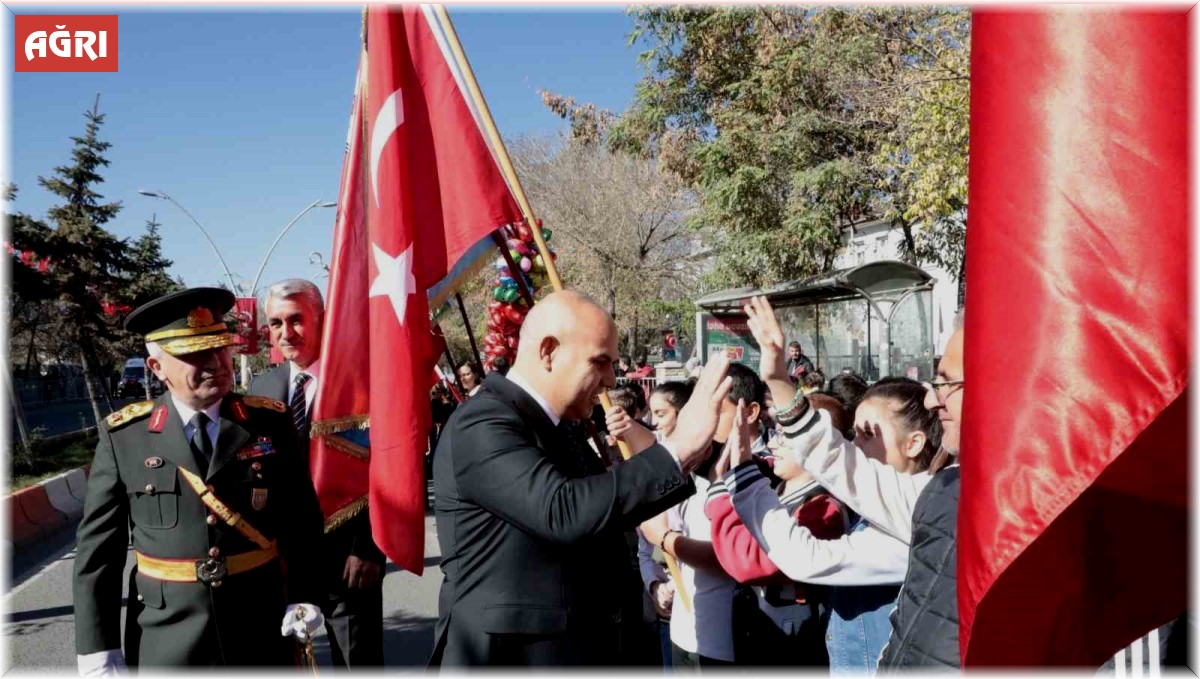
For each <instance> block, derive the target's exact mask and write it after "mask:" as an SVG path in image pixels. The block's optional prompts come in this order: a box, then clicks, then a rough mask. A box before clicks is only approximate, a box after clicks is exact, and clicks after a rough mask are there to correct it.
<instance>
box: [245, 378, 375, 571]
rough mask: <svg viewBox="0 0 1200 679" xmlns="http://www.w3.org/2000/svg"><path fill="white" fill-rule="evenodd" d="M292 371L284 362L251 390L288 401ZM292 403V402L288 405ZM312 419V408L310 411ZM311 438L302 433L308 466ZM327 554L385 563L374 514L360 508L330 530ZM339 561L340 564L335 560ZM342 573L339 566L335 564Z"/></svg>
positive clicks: (253, 383)
mask: <svg viewBox="0 0 1200 679" xmlns="http://www.w3.org/2000/svg"><path fill="white" fill-rule="evenodd" d="M290 373H291V363H290V362H287V361H285V362H283V363H280V364H279V365H277V366H275V367H274V368H271V369H270V370H268V371H267V372H265V373H263V374H261V375H259V376H258V377H255V378H254V379H253V380H251V381H250V393H251V394H253V395H255V396H265V397H267V398H273V399H276V400H279V401H283V402H284V403H288V375H289V374H290ZM288 407H289V408H290V407H291V406H290V404H289V406H288ZM289 416H290V412H289ZM309 421H310V422H311V421H312V412H311V411H310V412H309ZM309 443H310V439H309V436H308V432H307V431H306V432H304V433H303V434H301V435H300V449H301V450H302V451H303V452H304V462H305V469H310V467H309V465H308V453H309ZM322 546H323V548H324V550H325V551H326V556H327V557H328V559H329V560H331V561H334V562H341V563H345V561H346V557H347V556H350V555H353V556H357V557H358V558H360V559H365V560H367V561H374V562H375V563H379V564H382V563H383V562H384V561H385V560H386V558H385V557H384V555H383V552H381V551H379V547H377V546H376V545H375V540H374V538H372V537H371V517H370V516H369V513H368V512H367V511H366V510H363V511H361V512H359V513H358V514H357V515H355V516H354V518H352V519H350V520H349V521H347V522H346V523H344V524H342V525H341V526H340V527H338V529H337V530H335V531H333V532H331V533H329V534H328V535H327V536H326V540H325V542H324V544H323V545H322ZM335 565H337V564H335ZM333 570H336V571H337V572H338V574H339V577H340V573H341V569H340V568H335V569H333Z"/></svg>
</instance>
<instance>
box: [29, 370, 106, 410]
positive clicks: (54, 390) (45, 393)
mask: <svg viewBox="0 0 1200 679" xmlns="http://www.w3.org/2000/svg"><path fill="white" fill-rule="evenodd" d="M13 388H14V389H15V390H16V395H17V398H19V399H21V405H23V406H25V407H30V406H37V405H42V404H45V403H51V402H54V401H70V400H74V399H80V398H87V396H88V394H87V385H86V383H85V382H84V378H83V376H82V375H72V376H64V377H40V378H20V377H18V378H14V379H13Z"/></svg>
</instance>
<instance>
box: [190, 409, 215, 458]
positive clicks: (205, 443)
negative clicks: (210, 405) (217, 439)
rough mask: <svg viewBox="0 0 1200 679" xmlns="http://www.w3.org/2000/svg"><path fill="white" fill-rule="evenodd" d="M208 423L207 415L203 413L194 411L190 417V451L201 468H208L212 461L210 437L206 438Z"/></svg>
mask: <svg viewBox="0 0 1200 679" xmlns="http://www.w3.org/2000/svg"><path fill="white" fill-rule="evenodd" d="M208 423H209V419H208V415H205V414H204V413H196V415H195V416H194V417H192V453H193V455H195V457H196V463H197V464H199V466H200V469H201V470H206V469H208V464H209V462H211V461H212V454H213V446H212V439H210V438H208Z"/></svg>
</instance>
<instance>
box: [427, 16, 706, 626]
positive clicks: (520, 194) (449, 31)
mask: <svg viewBox="0 0 1200 679" xmlns="http://www.w3.org/2000/svg"><path fill="white" fill-rule="evenodd" d="M433 10H434V12H436V13H437V17H438V20H439V21H440V22H441V24H442V28H443V29H444V30H445V31H446V41H447V42H448V43H449V45H450V51H451V52H453V53H454V59H455V61H457V62H458V66H459V68H460V69H462V73H463V79H464V80H466V82H467V89H468V90H470V94H471V99H472V100H473V101H474V102H475V105H476V107H478V109H479V114H480V118H481V119H482V121H483V127H484V130H485V131H486V132H487V136H488V139H490V140H491V142H492V148H493V150H495V152H496V156H497V160H499V161H500V171H501V172H503V173H504V176H505V178H507V179H508V185H509V187H510V188H512V192H513V197H514V198H516V199H517V205H519V206H520V207H521V214H522V215H524V217H525V223H527V224H528V225H529V230H530V231H531V232H533V240H534V243H536V244H537V249H538V254H540V255H541V256H542V262H543V263H545V265H546V274H547V276H548V277H549V278H550V286H551V287H553V288H554V291H555V292H559V291H561V290H563V289H564V288H563V283H562V279H561V278H559V276H558V267H556V266H555V265H554V258H552V257H551V256H550V249H549V248H547V247H546V240H545V239H544V238H542V230H541V228H540V227H538V222H537V218H536V217H535V216H534V214H533V209H532V208H531V207H530V206H529V199H528V198H527V197H526V196H525V188H524V187H522V186H521V180H520V178H519V177H518V176H517V172H516V170H515V169H513V164H512V158H510V157H509V155H508V147H506V146H505V145H504V139H502V138H501V137H500V132H499V131H498V130H497V129H496V122H495V121H494V120H492V110H491V109H490V108H488V105H487V101H486V100H485V99H484V98H483V93H482V92H481V91H480V90H479V83H478V82H477V81H476V80H475V72H474V71H473V70H472V69H471V62H470V61H468V60H467V55H466V53H465V52H463V48H462V44H461V43H459V41H458V33H457V32H455V30H454V24H453V23H452V22H451V21H450V15H449V14H448V13H447V12H446V8H445V7H444V6H442V5H434V6H433ZM503 249H504V250H505V257H506V258H508V254H507V244H506V246H505V247H504V248H503ZM509 271H512V272H513V274H514V275H516V274H519V273H520V270H519V269H518V270H513V268H512V263H511V261H510V262H509ZM531 306H532V301H531ZM600 405H602V406H604V409H605V410H608V409H610V408H612V400H611V399H609V398H608V392H604V391H602V392H600ZM617 447H618V449H620V451H621V457H622V458H623V459H626V460H628V459H629V458H630V457H632V456H633V451H631V450H630V449H629V444H628V443H626V442H624V441H617ZM663 556H664V557H665V558H666V561H667V568H669V569H670V571H671V578H672V579H673V580H674V581H675V592H676V594H677V595H679V596H680V597H681V598H682V601H683V604H684V606H686V607H687V609H688V610H689V611H690V610H692V605H691V601H690V599H689V597H688V594H687V590H686V589H684V587H683V578H682V576H681V575H680V572H679V565H678V564H677V563H676V562H675V558H674V557H672V556H671V555H670V554H667V553H665V552H664V553H663Z"/></svg>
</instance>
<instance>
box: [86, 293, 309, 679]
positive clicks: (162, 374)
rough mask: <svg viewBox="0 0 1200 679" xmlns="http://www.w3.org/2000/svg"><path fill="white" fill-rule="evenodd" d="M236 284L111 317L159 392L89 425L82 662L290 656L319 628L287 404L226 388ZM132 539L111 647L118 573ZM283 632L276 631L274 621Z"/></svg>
mask: <svg viewBox="0 0 1200 679" xmlns="http://www.w3.org/2000/svg"><path fill="white" fill-rule="evenodd" d="M233 304H234V296H233V295H232V294H231V293H229V292H228V291H226V290H221V289H217V288H194V289H190V290H183V291H180V292H176V293H172V294H169V295H166V296H164V297H160V298H159V299H157V300H154V301H153V302H150V303H148V304H146V305H144V306H142V307H140V308H138V309H137V310H135V311H134V312H133V313H131V314H130V315H129V317H128V318H127V319H126V321H125V327H126V328H127V329H129V330H130V331H132V332H136V333H138V334H141V335H144V336H145V338H146V348H147V351H148V352H149V354H150V357H149V358H148V359H147V361H146V365H147V367H149V368H150V369H151V370H152V371H154V374H155V375H156V376H157V377H158V378H159V379H161V380H162V381H163V383H164V384H165V385H166V387H167V393H165V394H163V395H162V396H160V397H159V398H157V399H155V400H154V401H143V402H141V403H136V404H133V405H130V406H127V407H125V408H124V409H122V410H120V411H118V412H115V413H113V414H112V415H110V416H109V417H108V418H107V422H106V423H105V424H104V425H101V426H100V427H99V436H100V442H99V444H98V445H97V446H96V457H95V460H94V461H93V462H92V468H91V476H90V478H89V479H88V488H87V501H86V504H85V506H84V513H83V519H82V521H81V522H80V524H79V534H78V546H77V549H76V557H75V644H76V651H77V653H78V660H79V670H80V673H81V674H92V673H107V672H109V671H113V670H118V669H120V668H121V667H122V666H123V665H124V664H125V663H128V664H129V665H141V666H154V667H166V666H208V667H212V666H251V665H293V664H295V662H296V660H297V658H298V657H299V656H298V653H297V645H296V642H295V640H293V639H289V638H286V637H285V636H283V634H293V633H294V634H296V635H297V636H300V637H306V636H307V638H309V639H311V634H312V633H313V632H315V631H316V630H317V629H319V627H320V625H321V623H322V622H323V621H322V620H321V613H320V610H319V605H320V603H322V599H323V596H324V595H323V593H322V592H321V591H319V583H320V580H319V578H318V577H317V576H318V575H319V574H318V573H317V572H316V569H317V567H318V563H319V562H318V561H317V560H316V559H315V558H313V557H312V555H311V554H306V553H305V550H306V549H311V547H312V546H313V545H316V544H317V543H318V541H319V540H320V539H321V533H322V517H321V511H320V508H319V507H318V505H317V498H316V494H315V493H314V492H313V487H312V483H311V482H310V481H309V478H308V474H307V470H306V469H305V468H304V465H303V464H302V460H301V455H300V450H299V443H298V441H297V437H296V430H295V427H294V426H293V424H292V421H291V418H290V417H289V415H288V412H287V407H286V406H285V405H284V404H283V403H281V402H279V401H276V400H273V399H266V398H260V397H251V396H245V397H243V396H239V395H237V394H233V393H230V387H231V384H232V379H233V364H232V360H231V356H230V349H229V346H230V345H232V344H233V343H234V336H233V335H232V334H231V333H230V332H229V329H228V328H227V327H226V324H225V323H224V322H223V321H222V318H223V315H224V314H225V312H227V311H228V310H229V309H230V308H231V307H232V306H233ZM131 537H132V543H133V551H134V556H135V559H136V566H135V568H134V569H133V571H132V572H131V574H130V577H129V599H128V602H129V603H128V612H127V615H126V625H125V637H124V654H122V652H121V647H122V643H121V641H122V640H121V635H120V630H121V584H122V583H121V575H122V572H123V571H124V569H125V561H126V557H127V550H128V547H129V544H130V538H131ZM280 620H283V630H282V634H281V623H280Z"/></svg>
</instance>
